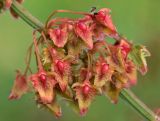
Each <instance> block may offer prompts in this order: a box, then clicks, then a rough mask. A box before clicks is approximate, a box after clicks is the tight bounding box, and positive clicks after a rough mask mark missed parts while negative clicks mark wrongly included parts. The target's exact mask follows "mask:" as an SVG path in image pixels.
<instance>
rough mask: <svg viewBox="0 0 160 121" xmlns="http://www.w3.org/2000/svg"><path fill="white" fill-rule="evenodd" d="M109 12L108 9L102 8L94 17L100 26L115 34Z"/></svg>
mask: <svg viewBox="0 0 160 121" xmlns="http://www.w3.org/2000/svg"><path fill="white" fill-rule="evenodd" d="M110 11H111V10H110V9H108V8H102V9H100V10H99V11H98V13H97V14H96V15H95V17H96V20H97V21H98V22H100V23H101V24H102V25H104V26H105V27H107V28H109V29H110V30H111V31H113V32H116V27H115V26H114V24H113V22H112V18H111V15H110Z"/></svg>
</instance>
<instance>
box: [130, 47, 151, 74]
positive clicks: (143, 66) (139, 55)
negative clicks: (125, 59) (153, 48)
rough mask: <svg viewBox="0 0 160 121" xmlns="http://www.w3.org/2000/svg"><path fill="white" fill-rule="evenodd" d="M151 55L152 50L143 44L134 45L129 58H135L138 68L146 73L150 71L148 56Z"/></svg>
mask: <svg viewBox="0 0 160 121" xmlns="http://www.w3.org/2000/svg"><path fill="white" fill-rule="evenodd" d="M148 56H150V52H149V51H148V50H147V49H146V47H144V46H142V45H134V46H133V48H132V50H131V52H130V54H129V58H130V59H131V60H133V62H134V64H135V65H136V67H137V69H138V70H139V71H140V72H141V73H142V74H143V75H144V74H146V72H147V71H148V68H147V62H146V57H148Z"/></svg>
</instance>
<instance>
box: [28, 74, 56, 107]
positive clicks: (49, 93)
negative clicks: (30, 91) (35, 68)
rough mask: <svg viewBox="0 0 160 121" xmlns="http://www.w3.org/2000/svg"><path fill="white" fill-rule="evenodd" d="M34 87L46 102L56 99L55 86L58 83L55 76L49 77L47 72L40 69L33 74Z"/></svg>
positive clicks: (42, 100)
mask: <svg viewBox="0 0 160 121" xmlns="http://www.w3.org/2000/svg"><path fill="white" fill-rule="evenodd" d="M31 80H32V83H33V87H34V89H35V91H37V92H38V94H39V96H40V101H41V102H42V103H44V104H47V103H51V102H52V101H53V99H54V96H55V94H54V90H53V88H54V86H55V84H56V83H57V82H56V81H55V79H54V78H53V77H51V78H50V77H48V76H47V74H46V72H44V71H40V72H38V73H37V74H34V75H32V76H31Z"/></svg>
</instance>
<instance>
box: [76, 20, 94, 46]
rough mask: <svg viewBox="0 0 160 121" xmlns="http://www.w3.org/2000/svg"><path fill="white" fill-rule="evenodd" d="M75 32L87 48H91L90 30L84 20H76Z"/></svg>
mask: <svg viewBox="0 0 160 121" xmlns="http://www.w3.org/2000/svg"><path fill="white" fill-rule="evenodd" d="M75 32H76V34H77V35H78V36H79V37H80V38H81V39H82V40H83V41H84V43H85V44H86V45H87V47H88V48H89V49H92V48H93V40H92V30H91V28H90V27H89V25H87V24H86V23H85V22H81V21H78V22H77V23H76V25H75Z"/></svg>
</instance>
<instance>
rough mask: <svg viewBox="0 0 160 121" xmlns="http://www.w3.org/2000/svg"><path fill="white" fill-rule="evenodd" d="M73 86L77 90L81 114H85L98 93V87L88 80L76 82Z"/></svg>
mask: <svg viewBox="0 0 160 121" xmlns="http://www.w3.org/2000/svg"><path fill="white" fill-rule="evenodd" d="M72 87H73V89H74V90H75V91H76V99H77V100H78V105H79V109H80V114H81V115H82V116H83V115H85V114H86V113H87V111H88V107H89V106H90V104H91V102H92V100H93V98H94V97H95V95H96V89H95V88H94V87H93V86H92V85H91V83H90V82H89V81H88V80H85V81H84V82H83V83H79V82H77V83H74V84H73V86H72Z"/></svg>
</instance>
